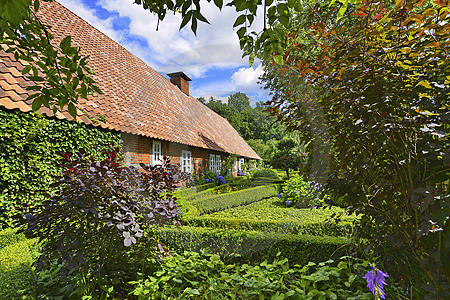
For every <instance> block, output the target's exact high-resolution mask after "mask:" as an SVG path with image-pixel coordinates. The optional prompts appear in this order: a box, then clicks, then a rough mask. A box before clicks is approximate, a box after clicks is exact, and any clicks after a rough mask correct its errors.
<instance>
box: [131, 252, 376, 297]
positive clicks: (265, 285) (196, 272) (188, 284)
mask: <svg viewBox="0 0 450 300" xmlns="http://www.w3.org/2000/svg"><path fill="white" fill-rule="evenodd" d="M364 268H368V263H367V262H359V261H356V260H353V259H350V258H342V259H340V260H339V261H338V262H336V263H335V262H333V261H332V260H330V261H327V262H322V263H319V264H315V263H309V264H308V265H307V266H305V267H299V266H294V267H289V263H288V260H286V259H284V260H278V259H277V260H275V261H273V263H267V262H263V263H261V264H260V265H256V266H251V265H247V264H245V265H230V264H226V263H224V262H223V261H222V260H221V259H220V257H218V256H217V255H206V254H201V255H200V254H198V253H192V252H184V253H183V254H182V255H171V256H169V257H168V258H166V259H165V260H164V261H163V263H162V269H161V271H159V272H157V273H155V274H154V275H153V276H151V277H149V278H146V279H143V280H140V281H137V282H134V284H135V286H136V287H135V290H134V295H137V296H139V299H245V300H247V299H258V300H259V299H305V300H310V299H367V300H370V299H373V295H372V293H370V291H369V289H368V288H367V287H366V286H365V282H364V280H363V279H362V278H361V276H359V274H358V273H357V270H358V269H364Z"/></svg>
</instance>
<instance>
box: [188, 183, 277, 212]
mask: <svg viewBox="0 0 450 300" xmlns="http://www.w3.org/2000/svg"><path fill="white" fill-rule="evenodd" d="M278 189H279V188H278V186H276V185H269V186H260V187H255V188H250V189H245V190H240V191H236V192H231V193H226V194H221V195H212V196H209V197H206V198H203V199H198V200H194V201H191V202H190V205H193V206H195V207H196V208H197V209H198V210H199V211H200V212H201V213H212V212H216V211H221V210H224V209H227V208H231V207H236V206H241V205H245V204H249V203H252V202H255V201H259V200H261V199H262V198H266V197H273V196H275V195H276V194H277V193H278Z"/></svg>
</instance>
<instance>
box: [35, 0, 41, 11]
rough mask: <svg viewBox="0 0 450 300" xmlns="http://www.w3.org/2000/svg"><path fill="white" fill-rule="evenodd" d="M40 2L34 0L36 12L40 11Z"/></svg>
mask: <svg viewBox="0 0 450 300" xmlns="http://www.w3.org/2000/svg"><path fill="white" fill-rule="evenodd" d="M39 3H40V0H34V11H35V12H37V11H38V10H39Z"/></svg>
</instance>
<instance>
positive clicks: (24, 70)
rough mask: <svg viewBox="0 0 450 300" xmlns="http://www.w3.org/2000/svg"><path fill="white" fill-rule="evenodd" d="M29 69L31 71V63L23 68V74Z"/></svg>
mask: <svg viewBox="0 0 450 300" xmlns="http://www.w3.org/2000/svg"><path fill="white" fill-rule="evenodd" d="M30 71H31V65H28V66H26V67H25V68H23V70H22V74H23V75H25V74H27V73H28V72H30Z"/></svg>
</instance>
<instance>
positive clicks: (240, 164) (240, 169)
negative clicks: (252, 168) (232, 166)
mask: <svg viewBox="0 0 450 300" xmlns="http://www.w3.org/2000/svg"><path fill="white" fill-rule="evenodd" d="M243 164H245V158H243V157H240V158H239V171H241V172H242V165H243Z"/></svg>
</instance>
